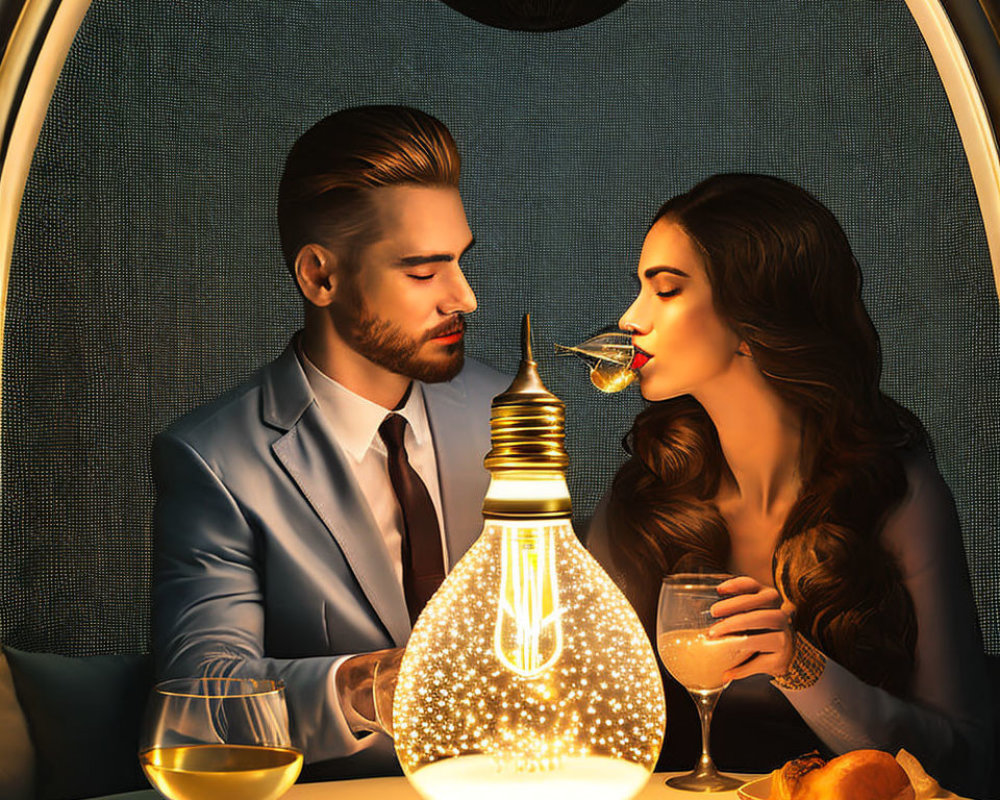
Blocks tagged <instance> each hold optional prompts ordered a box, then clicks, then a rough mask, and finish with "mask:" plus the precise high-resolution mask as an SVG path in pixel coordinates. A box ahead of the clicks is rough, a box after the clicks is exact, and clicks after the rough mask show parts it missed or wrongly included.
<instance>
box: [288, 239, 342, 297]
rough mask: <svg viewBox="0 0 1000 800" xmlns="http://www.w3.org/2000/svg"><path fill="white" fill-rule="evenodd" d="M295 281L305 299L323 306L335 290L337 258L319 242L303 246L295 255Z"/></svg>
mask: <svg viewBox="0 0 1000 800" xmlns="http://www.w3.org/2000/svg"><path fill="white" fill-rule="evenodd" d="M295 282H296V283H298V285H299V289H300V290H301V291H302V294H303V295H304V296H305V298H306V300H308V301H309V302H310V303H312V304H313V305H314V306H319V307H320V308H325V307H326V306H328V305H330V303H332V302H333V298H334V295H335V294H336V292H337V259H336V257H335V256H334V255H333V253H331V252H330V251H329V250H328V249H327V248H325V247H323V246H322V245H319V244H307V245H305V246H303V247H302V248H301V249H300V250H299V252H298V255H297V256H295Z"/></svg>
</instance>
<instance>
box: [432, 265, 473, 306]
mask: <svg viewBox="0 0 1000 800" xmlns="http://www.w3.org/2000/svg"><path fill="white" fill-rule="evenodd" d="M477 306H478V303H477V302H476V293H475V292H473V291H472V287H471V286H469V282H468V281H467V280H466V279H465V273H463V272H462V270H461V268H460V267H456V268H455V270H454V272H453V273H452V275H451V277H450V280H449V282H448V295H447V297H446V298H445V300H444V301H443V302H442V303H441V306H440V311H441V313H442V314H455V313H461V314H471V313H472V312H473V311H475V310H476V308H477Z"/></svg>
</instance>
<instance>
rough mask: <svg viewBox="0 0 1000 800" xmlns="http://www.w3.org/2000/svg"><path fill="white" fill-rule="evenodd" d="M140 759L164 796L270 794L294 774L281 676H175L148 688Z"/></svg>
mask: <svg viewBox="0 0 1000 800" xmlns="http://www.w3.org/2000/svg"><path fill="white" fill-rule="evenodd" d="M139 763H140V764H142V768H143V770H144V771H145V773H146V777H147V778H148V779H149V782H150V783H151V784H153V786H154V787H155V788H156V790H157V791H158V792H159V793H160V794H162V795H163V796H164V797H166V798H167V799H168V800H237V798H239V800H276V798H278V797H281V795H283V794H284V793H285V792H286V791H288V789H289V787H291V785H292V784H293V783H295V780H296V778H298V776H299V771H300V770H301V769H302V753H301V752H300V751H299V750H297V749H296V748H294V747H292V745H291V738H290V736H289V732H288V709H287V707H286V706H285V690H284V687H283V686H282V684H281V683H280V682H279V681H272V680H256V679H250V678H179V679H176V680H169V681H164V682H163V683H159V684H157V685H156V686H154V687H153V693H152V696H151V697H150V700H149V705H148V706H147V708H146V718H145V722H144V724H143V729H142V734H141V739H140V742H139Z"/></svg>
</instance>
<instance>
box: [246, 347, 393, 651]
mask: <svg viewBox="0 0 1000 800" xmlns="http://www.w3.org/2000/svg"><path fill="white" fill-rule="evenodd" d="M262 414H263V417H264V420H265V422H267V423H268V424H271V425H274V426H276V427H279V428H281V429H283V430H285V431H286V433H285V434H284V435H283V436H282V437H281V438H279V439H278V440H277V441H275V442H274V444H273V445H272V446H271V449H272V451H273V452H274V455H275V457H276V458H277V459H278V460H279V461H280V462H281V464H282V465H283V466H284V468H285V471H286V472H287V473H288V475H289V476H290V477H291V479H292V480H293V481H294V482H295V484H296V486H297V487H298V489H299V491H300V492H302V494H303V496H304V497H305V498H306V500H307V501H308V502H309V504H310V506H312V508H313V510H314V511H315V512H316V514H317V515H318V516H319V518H320V520H321V521H322V522H323V524H324V525H325V526H326V528H327V529H328V530H329V532H330V535H331V536H332V537H333V539H334V540H335V541H336V542H337V544H338V545H339V547H340V549H341V551H342V552H343V554H344V558H345V559H346V560H347V563H348V564H349V565H350V567H351V570H352V571H353V572H354V576H355V578H356V579H357V581H358V584H359V585H360V586H361V590H362V591H363V592H364V594H365V597H366V598H367V599H368V602H369V603H371V605H372V608H373V609H374V611H375V613H376V614H377V615H378V617H379V619H380V620H381V621H382V624H383V625H384V626H385V628H386V630H387V631H388V632H389V635H390V636H391V637H392V639H393V641H394V642H395V643H396V644H397V645H403V644H405V643H406V641H407V639H408V638H409V635H410V621H409V615H408V614H407V611H406V601H405V599H404V597H403V589H402V587H401V586H400V585H399V582H398V581H397V580H396V574H395V571H394V569H393V566H392V562H391V560H390V558H389V552H388V550H387V549H386V546H385V542H384V541H383V539H382V535H381V533H380V532H379V530H378V527H377V525H376V523H375V520H374V519H373V518H372V515H371V512H370V511H369V510H368V506H367V504H366V503H365V500H364V496H363V495H362V493H361V490H360V488H359V487H358V485H357V482H356V481H355V479H354V475H353V473H352V472H351V470H350V468H349V467H348V465H347V462H346V460H345V456H344V455H343V454H342V453H341V452H340V449H339V448H338V447H337V445H336V444H335V443H334V441H333V437H332V435H331V434H330V433H329V429H328V428H327V426H326V423H325V422H324V420H323V417H322V414H321V413H320V411H319V408H318V407H317V405H316V403H315V401H314V398H313V395H312V391H311V390H310V388H309V384H308V381H307V380H306V377H305V374H304V372H303V371H302V367H301V365H300V364H299V362H298V357H297V356H296V355H295V351H294V348H293V346H292V345H289V348H288V349H286V351H285V353H284V354H282V356H281V357H280V358H279V359H278V360H277V361H275V362H273V364H272V365H271V369H270V370H269V372H268V373H267V375H266V376H265V393H264V407H263V408H262Z"/></svg>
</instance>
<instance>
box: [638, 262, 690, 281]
mask: <svg viewBox="0 0 1000 800" xmlns="http://www.w3.org/2000/svg"><path fill="white" fill-rule="evenodd" d="M661 272H669V273H670V274H671V275H676V276H677V277H678V278H690V277H691V276H690V275H688V274H687V273H686V272H685V271H684V270H682V269H677V267H668V266H667V265H666V264H661V265H660V266H658V267H650V268H649V269H647V270H646V271H645V272H644V273H642V274H643V276H644V277H645V278H646V280H647V281H648V280H651V279H652V278H655V277H656V276H657V275H659V274H660V273H661Z"/></svg>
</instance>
